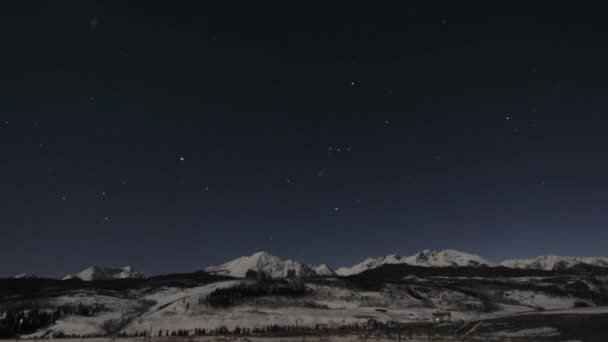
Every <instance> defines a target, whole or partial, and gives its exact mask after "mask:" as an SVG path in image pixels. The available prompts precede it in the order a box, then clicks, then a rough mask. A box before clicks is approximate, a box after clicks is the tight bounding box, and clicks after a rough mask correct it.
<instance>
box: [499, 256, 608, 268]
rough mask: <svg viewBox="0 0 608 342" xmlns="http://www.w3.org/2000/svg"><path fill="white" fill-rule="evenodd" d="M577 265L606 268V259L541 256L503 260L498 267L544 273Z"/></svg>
mask: <svg viewBox="0 0 608 342" xmlns="http://www.w3.org/2000/svg"><path fill="white" fill-rule="evenodd" d="M579 264H585V265H591V266H597V267H608V258H601V257H569V256H558V255H541V256H539V257H536V258H533V259H514V260H505V261H503V262H501V263H500V265H502V266H505V267H509V268H524V269H539V270H546V271H555V270H564V269H568V268H571V267H573V266H576V265H579Z"/></svg>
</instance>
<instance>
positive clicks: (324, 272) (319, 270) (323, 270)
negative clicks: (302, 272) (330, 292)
mask: <svg viewBox="0 0 608 342" xmlns="http://www.w3.org/2000/svg"><path fill="white" fill-rule="evenodd" d="M310 268H312V269H313V271H315V273H316V274H317V275H318V276H335V275H336V272H335V271H334V270H333V269H331V267H329V266H327V265H326V264H321V265H319V266H313V265H311V266H310Z"/></svg>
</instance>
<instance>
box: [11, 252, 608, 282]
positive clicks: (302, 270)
mask: <svg viewBox="0 0 608 342" xmlns="http://www.w3.org/2000/svg"><path fill="white" fill-rule="evenodd" d="M391 264H405V265H410V266H419V267H497V266H501V267H507V268H512V269H529V270H545V271H558V270H567V269H570V268H573V267H577V266H593V267H605V268H608V258H602V257H568V256H555V255H550V256H539V257H537V258H534V259H516V260H506V261H503V262H501V263H499V264H494V263H492V262H490V261H488V260H486V259H484V258H482V257H481V256H479V255H476V254H470V253H465V252H460V251H457V250H452V249H446V250H442V251H434V250H428V249H427V250H424V251H422V252H419V253H416V254H414V255H411V256H406V257H404V256H400V255H398V254H388V255H385V256H381V257H377V258H367V259H365V260H363V261H362V262H360V263H358V264H356V265H353V266H351V267H341V268H338V269H336V270H334V269H332V268H331V267H329V266H328V265H326V264H321V265H306V264H304V263H302V262H299V261H295V260H285V259H281V258H279V257H277V256H274V255H271V254H270V253H267V252H257V253H254V254H252V255H250V256H242V257H239V258H236V259H234V260H231V261H228V262H225V263H223V264H220V265H213V266H208V267H206V268H205V269H204V271H205V272H207V273H210V274H215V275H221V276H230V277H236V278H244V277H247V276H249V275H253V274H263V275H265V276H267V277H270V278H284V277H290V276H291V277H314V276H336V275H339V276H350V275H355V274H359V273H362V272H365V271H368V270H372V269H375V268H378V267H380V266H382V265H391ZM35 277H36V276H35V275H31V274H26V273H22V274H19V275H17V276H15V278H35ZM145 277H146V275H145V274H143V273H141V272H138V271H136V270H134V269H133V268H132V267H130V266H126V267H122V268H108V267H97V266H93V267H89V268H87V269H85V270H82V271H80V272H78V273H75V274H69V275H66V276H65V277H63V278H61V279H63V280H69V279H79V280H82V281H93V280H112V279H131V278H145Z"/></svg>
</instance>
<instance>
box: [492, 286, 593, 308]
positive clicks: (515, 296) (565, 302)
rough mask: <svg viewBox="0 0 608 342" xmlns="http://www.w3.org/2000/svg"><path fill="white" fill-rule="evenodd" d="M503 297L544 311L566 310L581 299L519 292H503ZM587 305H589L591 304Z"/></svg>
mask: <svg viewBox="0 0 608 342" xmlns="http://www.w3.org/2000/svg"><path fill="white" fill-rule="evenodd" d="M504 297H505V298H508V299H512V300H515V301H517V302H519V303H521V304H522V305H526V306H529V307H534V308H543V309H545V310H555V309H568V308H572V307H573V306H574V303H575V302H577V301H581V299H578V298H574V297H555V296H549V295H547V294H544V293H542V292H532V291H519V290H511V291H505V292H504ZM588 304H589V305H591V303H588Z"/></svg>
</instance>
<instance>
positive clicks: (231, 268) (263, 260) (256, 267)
mask: <svg viewBox="0 0 608 342" xmlns="http://www.w3.org/2000/svg"><path fill="white" fill-rule="evenodd" d="M205 271H206V272H209V273H214V274H220V275H227V276H232V277H237V278H244V277H246V276H247V272H249V271H255V272H258V273H263V274H265V275H266V276H268V277H271V278H282V277H287V276H291V275H293V276H312V275H315V271H314V270H313V269H311V268H310V267H308V266H306V265H304V264H303V263H301V262H297V261H293V260H283V259H281V258H279V257H277V256H274V255H272V254H270V253H268V252H264V251H260V252H257V253H254V254H252V255H250V256H242V257H239V258H236V259H234V260H231V261H228V262H226V263H223V264H221V265H215V266H209V267H207V268H205Z"/></svg>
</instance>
